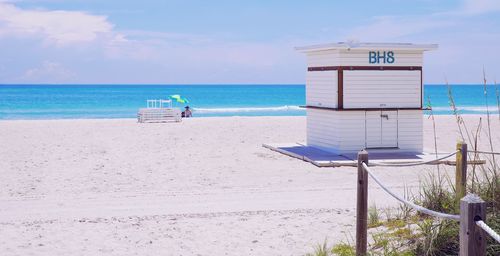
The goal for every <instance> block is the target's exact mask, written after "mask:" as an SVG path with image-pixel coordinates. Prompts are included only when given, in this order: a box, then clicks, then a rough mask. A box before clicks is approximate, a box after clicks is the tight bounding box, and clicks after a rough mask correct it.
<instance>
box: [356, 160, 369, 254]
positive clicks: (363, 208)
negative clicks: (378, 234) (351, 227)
mask: <svg viewBox="0 0 500 256" xmlns="http://www.w3.org/2000/svg"><path fill="white" fill-rule="evenodd" d="M363 162H364V163H366V164H367V165H368V152H366V151H365V150H362V151H360V152H358V195H357V205H356V256H365V255H366V250H367V246H368V244H367V236H368V230H367V227H368V173H367V172H366V171H365V169H364V167H363V165H362V163H363Z"/></svg>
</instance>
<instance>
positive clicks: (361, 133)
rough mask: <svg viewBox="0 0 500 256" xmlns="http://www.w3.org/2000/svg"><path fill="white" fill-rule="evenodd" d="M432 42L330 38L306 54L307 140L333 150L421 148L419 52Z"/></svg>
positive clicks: (410, 150) (406, 149) (434, 46)
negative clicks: (410, 42) (335, 41)
mask: <svg viewBox="0 0 500 256" xmlns="http://www.w3.org/2000/svg"><path fill="white" fill-rule="evenodd" d="M437 47H438V46H437V45H436V44H406V43H404V44H403V43H345V42H340V43H332V44H323V45H313V46H305V47H297V48H296V49H297V50H298V51H300V52H303V53H305V54H306V56H307V75H306V106H305V107H306V108H307V110H306V111H307V145H308V146H311V147H315V148H319V149H322V150H324V151H329V152H333V153H338V154H343V153H353V152H357V151H359V150H361V149H377V150H384V151H398V152H422V150H423V130H422V129H423V123H422V122H423V120H422V118H423V113H422V111H423V106H424V100H423V90H424V88H423V83H422V68H423V53H424V52H425V51H429V50H433V49H437Z"/></svg>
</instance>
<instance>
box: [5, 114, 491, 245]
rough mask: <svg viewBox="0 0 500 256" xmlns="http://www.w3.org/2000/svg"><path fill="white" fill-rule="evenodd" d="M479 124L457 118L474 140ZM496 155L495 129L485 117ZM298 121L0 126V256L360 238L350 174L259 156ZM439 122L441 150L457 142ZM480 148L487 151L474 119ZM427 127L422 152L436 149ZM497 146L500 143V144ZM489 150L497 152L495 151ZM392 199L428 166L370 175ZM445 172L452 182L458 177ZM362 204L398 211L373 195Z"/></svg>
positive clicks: (446, 123) (301, 133) (297, 131)
mask: <svg viewBox="0 0 500 256" xmlns="http://www.w3.org/2000/svg"><path fill="white" fill-rule="evenodd" d="M479 118H480V116H473V115H470V116H466V121H467V124H468V127H469V128H470V130H475V129H476V126H477V123H478V120H479ZM491 120H492V132H493V134H494V140H496V141H497V142H498V140H499V139H500V134H499V133H498V130H499V128H500V122H499V120H498V116H492V118H491ZM305 122H306V118H305V117H214V118H193V119H187V120H183V122H181V123H163V124H138V123H137V122H136V120H134V119H102V120H84V119H77V120H29V121H28V120H27V121H21V120H20V121H0V145H1V147H0V175H1V179H0V252H1V253H0V254H1V255H303V254H305V253H307V252H311V251H313V249H312V247H313V246H315V245H316V244H318V243H322V242H323V241H324V240H325V239H328V241H329V243H335V242H338V241H342V240H346V239H348V240H351V241H352V237H353V236H354V231H355V226H354V223H355V202H356V197H355V193H356V182H355V180H356V169H355V168H352V167H345V168H344V167H343V168H318V167H315V166H313V165H312V164H309V163H306V162H303V161H300V160H297V159H293V158H290V157H287V156H284V155H281V154H279V153H277V152H273V151H270V150H268V149H266V148H263V147H262V144H263V143H286V142H305V136H306V132H305ZM456 127H457V126H456V124H455V120H454V117H453V116H436V128H437V141H438V147H439V151H441V152H451V151H453V150H454V148H455V144H456V141H457V139H458V138H459V134H458V131H457V128H456ZM482 127H483V133H482V137H481V141H480V145H481V147H480V148H481V149H484V150H488V149H489V148H488V147H487V140H486V136H485V133H484V132H485V129H486V127H487V126H486V120H485V119H484V117H483V126H482ZM432 131H433V127H432V122H431V120H430V119H427V118H424V133H425V135H424V147H425V149H426V151H427V152H432V151H433V148H434V140H433V132H432ZM497 145H498V143H497ZM497 150H498V149H497ZM375 170H376V171H377V172H378V175H379V178H380V179H381V180H383V181H384V182H385V183H386V184H388V185H389V187H390V188H392V189H393V190H394V191H397V192H400V193H402V192H403V190H404V187H405V186H408V187H410V188H412V189H413V190H414V191H416V189H418V185H419V180H420V179H421V178H423V177H424V176H425V174H426V173H428V172H435V171H436V169H435V167H432V166H428V167H413V168H405V169H391V168H379V167H377V168H376V169H375ZM443 172H444V173H446V174H448V175H450V177H452V178H453V167H450V166H448V167H446V170H444V171H443ZM369 196H370V198H369V201H370V204H376V205H377V206H378V207H391V206H396V205H397V202H396V201H395V200H393V199H392V198H391V197H390V196H388V195H386V194H385V193H384V192H383V191H382V190H381V189H380V188H379V187H378V186H377V185H376V184H374V183H373V182H372V183H371V184H370V193H369Z"/></svg>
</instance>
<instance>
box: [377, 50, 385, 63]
mask: <svg viewBox="0 0 500 256" xmlns="http://www.w3.org/2000/svg"><path fill="white" fill-rule="evenodd" d="M383 53H384V55H380V52H378V51H377V58H378V59H377V63H380V59H382V61H384V63H385V52H383Z"/></svg>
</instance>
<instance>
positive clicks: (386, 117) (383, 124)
mask: <svg viewBox="0 0 500 256" xmlns="http://www.w3.org/2000/svg"><path fill="white" fill-rule="evenodd" d="M397 118H398V113H397V111H366V148H395V147H397V146H398V137H397V134H398V133H397V128H398V119H397Z"/></svg>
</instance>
